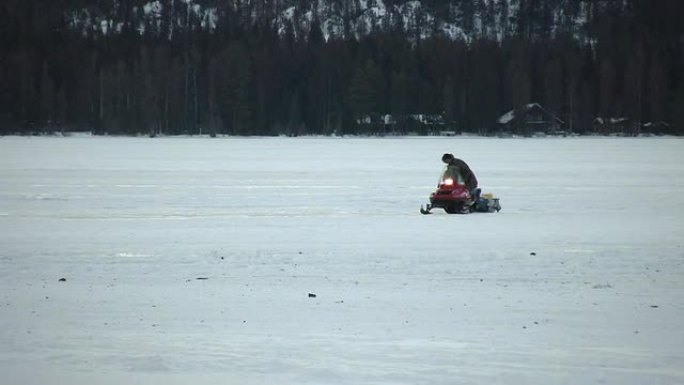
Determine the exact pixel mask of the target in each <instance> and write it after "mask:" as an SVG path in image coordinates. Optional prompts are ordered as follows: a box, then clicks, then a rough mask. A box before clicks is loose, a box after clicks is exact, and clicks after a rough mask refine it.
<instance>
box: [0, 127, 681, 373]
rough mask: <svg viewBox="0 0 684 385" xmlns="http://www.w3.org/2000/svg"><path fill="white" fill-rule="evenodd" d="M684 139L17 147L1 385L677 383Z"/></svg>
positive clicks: (4, 255) (1, 291) (2, 271)
mask: <svg viewBox="0 0 684 385" xmlns="http://www.w3.org/2000/svg"><path fill="white" fill-rule="evenodd" d="M683 144H684V142H683V141H682V140H679V139H672V138H669V139H662V138H642V139H619V138H611V139H603V138H567V139H478V138H462V137H455V138H397V139H351V138H344V139H342V138H268V139H257V138H216V139H210V138H155V139H150V138H99V137H78V138H16V137H4V138H0V330H2V333H0V373H2V381H1V382H2V383H3V384H7V385H12V384H46V383H49V384H76V385H78V384H123V383H127V384H455V383H467V384H483V385H484V384H487V385H489V384H495V383H496V384H544V385H546V384H589V383H592V384H593V383H608V384H643V383H649V384H651V383H652V384H675V383H683V382H684V366H682V362H684V331H683V329H682V327H681V323H682V319H684V300H683V299H682V293H684V281H683V280H682V276H683V274H684V266H683V263H684V249H682V242H683V241H682V234H684V172H683V171H684V152H683V151H682V145H683ZM444 152H451V153H454V154H455V155H456V156H458V157H461V158H463V159H464V160H466V161H467V162H468V163H469V164H470V166H471V167H472V168H473V170H474V171H475V173H476V174H477V176H478V179H479V180H480V183H481V184H482V187H483V189H484V191H485V192H492V193H494V194H495V195H497V196H499V197H500V198H501V203H502V205H503V210H502V211H501V212H500V213H498V214H473V215H468V216H453V215H446V214H444V213H442V212H439V211H437V210H436V213H435V214H433V215H430V216H422V215H420V214H419V213H418V208H419V206H420V204H422V203H425V202H426V201H427V196H428V194H429V193H430V192H431V190H432V189H433V188H434V187H435V181H436V178H437V176H438V174H439V171H440V169H441V161H440V157H441V154H442V153H444ZM60 278H65V279H66V280H65V281H63V282H60V281H59V280H60ZM309 293H312V294H316V297H315V298H309V296H308V294H309Z"/></svg>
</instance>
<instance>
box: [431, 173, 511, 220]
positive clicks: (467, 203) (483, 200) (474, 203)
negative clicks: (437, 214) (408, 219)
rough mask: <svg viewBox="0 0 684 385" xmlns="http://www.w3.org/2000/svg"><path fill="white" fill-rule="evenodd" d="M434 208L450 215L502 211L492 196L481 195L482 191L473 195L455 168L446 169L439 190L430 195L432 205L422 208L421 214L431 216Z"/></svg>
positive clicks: (477, 191) (440, 180)
mask: <svg viewBox="0 0 684 385" xmlns="http://www.w3.org/2000/svg"><path fill="white" fill-rule="evenodd" d="M434 208H441V209H444V211H446V212H447V213H449V214H468V213H471V212H474V211H477V212H494V211H497V212H498V211H499V210H501V205H500V204H499V199H498V198H494V196H492V194H482V195H480V189H477V190H476V191H475V192H473V193H471V192H470V191H468V188H467V187H466V186H465V184H464V183H463V180H462V178H461V174H460V172H459V171H458V168H457V167H455V166H447V167H445V168H444V171H443V172H442V175H441V177H440V178H439V183H438V184H437V190H436V191H435V192H433V193H432V194H430V203H428V204H427V205H426V206H425V207H423V206H421V207H420V212H421V214H431V213H430V211H431V210H432V209H434Z"/></svg>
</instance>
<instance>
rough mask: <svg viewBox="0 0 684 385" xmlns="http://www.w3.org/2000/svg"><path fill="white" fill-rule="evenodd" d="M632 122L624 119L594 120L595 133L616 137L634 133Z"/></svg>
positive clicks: (599, 118)
mask: <svg viewBox="0 0 684 385" xmlns="http://www.w3.org/2000/svg"><path fill="white" fill-rule="evenodd" d="M632 131H634V130H633V126H632V121H631V120H629V119H628V118H624V117H614V118H602V117H597V118H596V119H594V132H596V133H598V134H601V135H616V134H627V133H632Z"/></svg>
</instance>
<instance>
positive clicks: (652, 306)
mask: <svg viewBox="0 0 684 385" xmlns="http://www.w3.org/2000/svg"><path fill="white" fill-rule="evenodd" d="M658 307H659V306H658V305H651V308H653V309H657V308H658Z"/></svg>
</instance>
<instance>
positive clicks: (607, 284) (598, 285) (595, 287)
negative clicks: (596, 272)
mask: <svg viewBox="0 0 684 385" xmlns="http://www.w3.org/2000/svg"><path fill="white" fill-rule="evenodd" d="M612 288H613V286H611V285H610V284H609V283H605V284H601V283H599V284H596V285H594V286H592V289H612Z"/></svg>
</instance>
